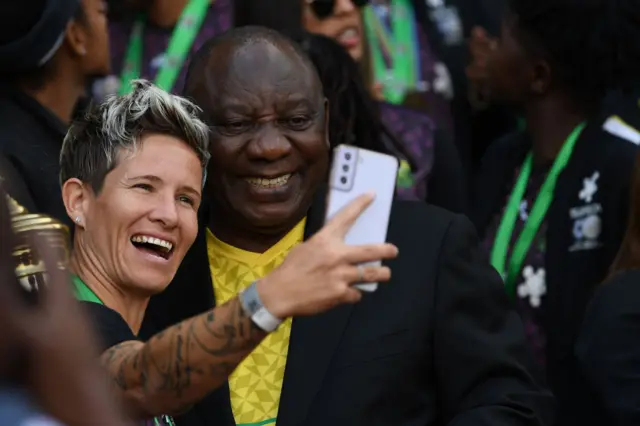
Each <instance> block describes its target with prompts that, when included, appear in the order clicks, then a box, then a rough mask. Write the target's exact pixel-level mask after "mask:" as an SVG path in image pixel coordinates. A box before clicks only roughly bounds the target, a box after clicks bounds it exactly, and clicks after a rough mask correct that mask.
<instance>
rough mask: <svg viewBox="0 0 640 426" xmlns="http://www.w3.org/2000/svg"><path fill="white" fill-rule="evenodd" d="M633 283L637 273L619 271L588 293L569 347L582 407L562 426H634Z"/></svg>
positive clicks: (637, 318)
mask: <svg viewBox="0 0 640 426" xmlns="http://www.w3.org/2000/svg"><path fill="white" fill-rule="evenodd" d="M639 281H640V270H638V269H633V270H627V271H623V272H621V273H619V274H618V275H616V276H615V277H613V278H612V279H611V280H609V281H608V282H606V283H603V284H602V285H601V286H600V287H599V288H598V289H597V290H596V292H595V293H594V295H593V299H592V301H591V303H590V305H589V307H588V309H587V311H586V313H585V319H584V323H583V325H582V329H581V331H580V336H579V338H578V341H577V343H576V348H575V352H576V357H577V359H578V366H579V373H580V378H581V379H582V381H581V382H580V386H579V387H576V388H575V394H576V396H577V398H576V402H578V398H579V399H580V401H581V402H582V403H583V405H582V406H581V408H582V409H581V410H580V411H578V412H577V415H576V416H575V417H574V419H573V421H572V422H566V423H565V424H563V425H562V426H600V425H615V426H636V425H638V424H640V382H639V381H638V379H637V378H638V376H640V286H638V282H639ZM585 402H586V404H584V403H585Z"/></svg>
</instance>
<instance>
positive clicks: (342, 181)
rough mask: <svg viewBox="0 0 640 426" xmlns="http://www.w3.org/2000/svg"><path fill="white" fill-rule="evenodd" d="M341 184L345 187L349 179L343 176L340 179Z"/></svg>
mask: <svg viewBox="0 0 640 426" xmlns="http://www.w3.org/2000/svg"><path fill="white" fill-rule="evenodd" d="M340 183H342V184H343V185H345V184H346V183H347V177H346V176H342V177H341V178H340Z"/></svg>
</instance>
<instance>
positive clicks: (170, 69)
mask: <svg viewBox="0 0 640 426" xmlns="http://www.w3.org/2000/svg"><path fill="white" fill-rule="evenodd" d="M210 3H211V0H190V1H189V3H188V4H187V5H186V6H185V8H184V10H183V11H182V14H181V15H180V19H179V20H178V23H177V24H176V26H175V28H174V29H173V33H172V34H171V39H170V40H169V46H168V47H167V50H166V52H165V55H164V60H163V61H162V66H161V67H160V69H159V70H158V74H157V75H156V79H155V84H156V86H158V87H160V88H161V89H163V90H166V91H167V92H170V91H171V90H172V89H173V85H174V84H175V82H176V80H177V78H178V75H179V74H180V70H182V66H183V65H184V61H185V60H186V59H187V55H188V53H189V51H190V50H191V47H192V46H193V41H194V40H195V38H196V36H197V35H198V33H199V32H200V27H202V23H203V22H204V18H205V17H206V16H207V10H208V9H209V4H210ZM143 34H144V19H138V20H137V21H136V22H135V24H134V25H133V30H132V31H131V37H130V38H129V46H128V47H127V51H126V53H125V57H124V67H123V70H122V75H121V76H120V82H121V85H120V90H119V91H118V94H119V95H126V94H127V93H129V92H131V81H132V80H135V79H138V78H140V75H141V74H142V48H143V44H144V42H143Z"/></svg>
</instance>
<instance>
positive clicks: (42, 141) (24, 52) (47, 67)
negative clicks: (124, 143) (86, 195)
mask: <svg viewBox="0 0 640 426" xmlns="http://www.w3.org/2000/svg"><path fill="white" fill-rule="evenodd" d="M0 16H2V18H3V20H4V24H3V25H2V26H1V28H0V81H1V82H2V83H1V84H0V153H1V154H2V155H3V156H4V157H5V158H6V160H7V161H8V162H9V163H10V165H11V167H12V168H13V169H14V170H15V171H16V172H17V173H18V174H19V176H20V178H21V180H22V181H23V182H24V183H25V184H26V186H27V189H28V192H29V194H28V197H29V198H30V199H31V200H33V202H34V203H35V207H36V208H35V210H34V213H45V214H47V215H49V216H52V217H54V218H56V219H58V220H61V221H63V222H66V221H67V216H66V213H65V211H64V206H63V204H62V198H61V194H60V187H59V185H58V184H57V176H58V173H59V166H58V158H59V156H60V147H61V146H62V140H63V139H64V135H65V133H66V131H67V127H68V125H69V123H70V121H71V119H72V115H73V111H74V108H75V106H76V103H77V102H78V99H79V98H80V97H81V96H82V95H83V93H84V91H85V86H86V83H87V81H88V80H89V79H90V78H91V77H92V76H95V75H105V74H107V73H108V72H109V69H110V67H109V53H108V35H107V8H106V4H105V2H104V1H102V0H25V1H4V2H0Z"/></svg>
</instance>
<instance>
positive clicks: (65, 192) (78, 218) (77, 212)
mask: <svg viewBox="0 0 640 426" xmlns="http://www.w3.org/2000/svg"><path fill="white" fill-rule="evenodd" d="M91 197H92V192H91V189H90V188H88V186H87V185H85V184H84V183H82V181H80V179H76V178H71V179H69V180H67V181H66V182H65V183H64V184H63V185H62V201H63V202H64V207H65V209H66V210H67V215H69V217H70V218H71V220H72V221H73V222H74V223H75V225H76V226H78V227H80V228H84V227H85V225H86V217H87V212H88V209H89V202H90V201H91Z"/></svg>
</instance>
